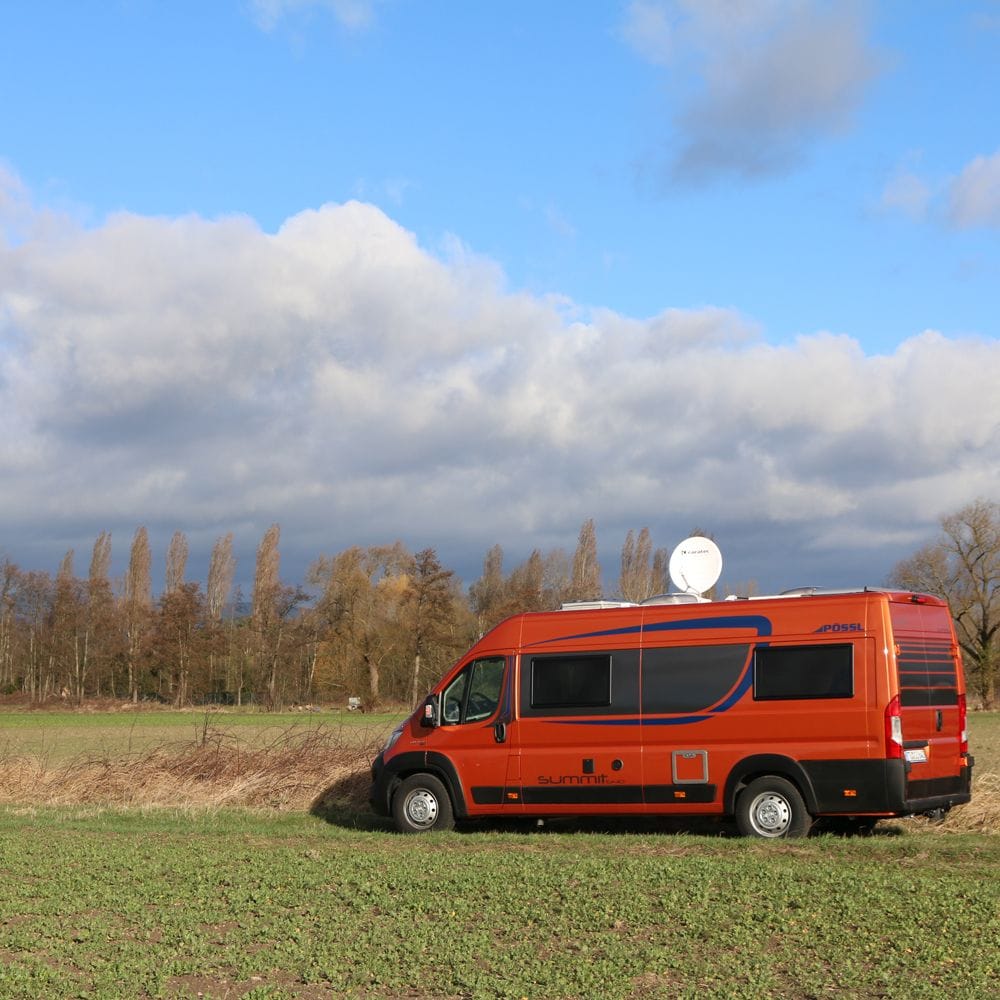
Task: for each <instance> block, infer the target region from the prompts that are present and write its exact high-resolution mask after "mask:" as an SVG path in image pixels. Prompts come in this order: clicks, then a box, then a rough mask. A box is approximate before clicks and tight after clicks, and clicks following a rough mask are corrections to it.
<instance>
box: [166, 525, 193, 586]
mask: <svg viewBox="0 0 1000 1000" xmlns="http://www.w3.org/2000/svg"><path fill="white" fill-rule="evenodd" d="M187 559H188V543H187V537H186V536H185V535H184V532H183V531H175V532H174V534H173V536H172V537H171V539H170V545H169V547H168V548H167V576H166V580H165V581H164V582H165V584H166V587H165V592H166V593H167V594H172V593H173V592H174V591H175V590H180V588H181V587H182V586H183V585H184V572H185V570H186V569H187Z"/></svg>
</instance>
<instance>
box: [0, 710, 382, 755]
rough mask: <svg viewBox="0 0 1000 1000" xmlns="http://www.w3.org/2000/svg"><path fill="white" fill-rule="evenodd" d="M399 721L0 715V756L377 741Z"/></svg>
mask: <svg viewBox="0 0 1000 1000" xmlns="http://www.w3.org/2000/svg"><path fill="white" fill-rule="evenodd" d="M398 721H399V715H398V714H393V715H389V714H385V715H367V714H361V713H360V712H343V711H318V712H257V711H252V710H242V711H240V710H234V709H208V710H205V709H201V710H197V709H186V710H183V711H175V710H166V709H163V710H152V711H149V710H147V711H135V710H132V709H131V708H130V707H128V706H125V707H124V708H122V709H120V710H118V711H112V712H108V711H105V712H73V711H65V710H63V711H10V710H8V711H3V710H0V753H3V754H5V755H8V756H11V755H13V756H18V755H22V754H30V755H35V756H44V757H46V758H47V759H49V760H59V761H62V760H68V759H70V758H72V757H75V756H76V755H78V754H82V753H89V754H94V753H107V754H110V755H115V754H121V753H129V752H134V751H139V750H148V749H149V748H151V747H154V746H160V745H162V744H165V743H173V742H178V741H186V740H192V739H198V738H199V737H200V736H201V735H202V734H203V733H204V732H205V730H206V729H211V730H213V731H215V732H223V733H227V734H232V735H233V736H234V737H235V738H238V739H239V740H241V741H242V742H245V743H247V744H248V745H261V744H263V743H266V742H268V741H270V740H273V739H274V738H275V737H277V736H279V735H281V734H282V733H285V732H287V731H289V730H303V729H316V728H326V729H333V730H336V731H338V732H341V733H344V734H345V735H346V734H350V733H353V734H356V736H357V738H358V739H360V740H362V741H367V740H370V739H377V738H379V737H381V736H382V735H384V734H385V733H387V732H389V731H390V730H391V729H392V727H393V726H394V725H395V724H396V722H398Z"/></svg>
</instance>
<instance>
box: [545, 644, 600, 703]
mask: <svg viewBox="0 0 1000 1000" xmlns="http://www.w3.org/2000/svg"><path fill="white" fill-rule="evenodd" d="M610 704H611V657H610V656H607V655H592V656H586V655H585V656H580V655H579V654H577V655H575V656H573V655H571V656H545V657H535V658H533V659H532V661H531V707H532V708H542V709H575V708H601V707H603V706H606V705H610Z"/></svg>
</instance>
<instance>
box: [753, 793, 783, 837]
mask: <svg viewBox="0 0 1000 1000" xmlns="http://www.w3.org/2000/svg"><path fill="white" fill-rule="evenodd" d="M791 824H792V807H791V804H790V803H789V801H788V799H786V798H785V797H784V795H781V794H779V793H778V792H761V793H760V795H757V796H755V797H754V799H753V801H752V802H751V803H750V825H751V826H752V827H753V831H754V833H756V834H757V835H758V836H760V837H783V836H784V835H785V834H786V833H787V832H788V828H789V827H790V826H791Z"/></svg>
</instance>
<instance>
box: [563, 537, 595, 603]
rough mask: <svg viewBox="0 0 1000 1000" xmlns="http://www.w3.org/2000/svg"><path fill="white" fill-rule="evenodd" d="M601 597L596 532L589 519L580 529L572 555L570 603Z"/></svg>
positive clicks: (568, 597) (568, 596)
mask: <svg viewBox="0 0 1000 1000" xmlns="http://www.w3.org/2000/svg"><path fill="white" fill-rule="evenodd" d="M600 596H601V564H600V563H599V562H598V561H597V531H596V529H595V528H594V519H593V518H589V519H588V520H586V521H584V522H583V525H582V527H581V528H580V536H579V538H578V540H577V543H576V551H575V552H574V553H573V575H572V578H571V580H570V587H569V594H568V595H567V599H568V600H570V601H593V600H597V599H598V598H599V597H600Z"/></svg>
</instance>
